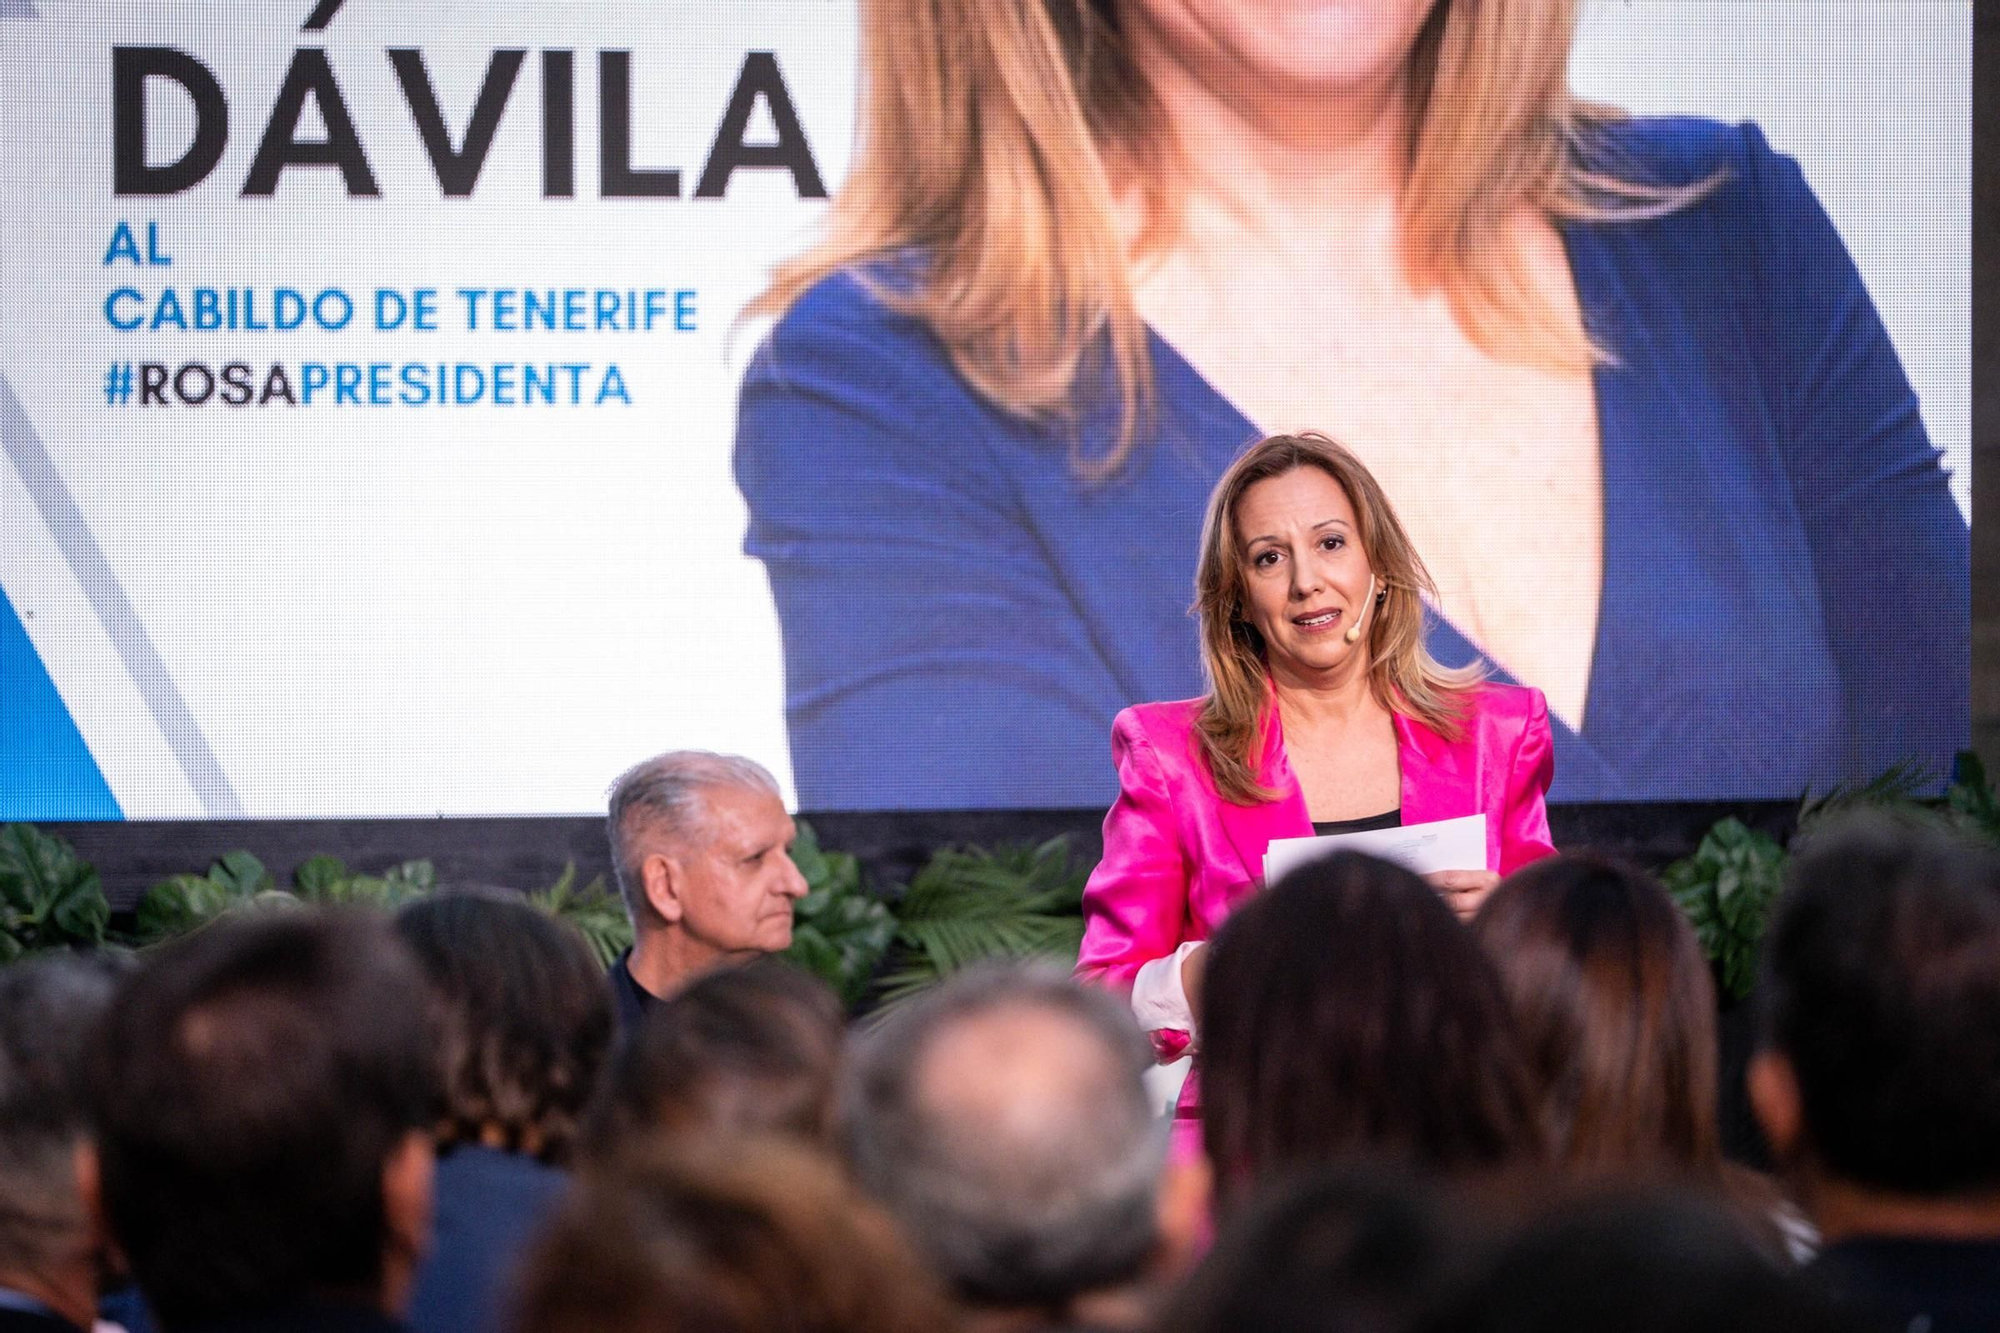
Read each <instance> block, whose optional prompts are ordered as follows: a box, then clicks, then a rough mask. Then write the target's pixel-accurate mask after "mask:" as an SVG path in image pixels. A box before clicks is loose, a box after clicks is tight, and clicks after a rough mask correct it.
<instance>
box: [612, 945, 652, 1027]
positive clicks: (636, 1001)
mask: <svg viewBox="0 0 2000 1333" xmlns="http://www.w3.org/2000/svg"><path fill="white" fill-rule="evenodd" d="M631 961H632V951H631V950H630V949H627V950H626V951H625V952H624V953H621V954H619V955H618V961H617V962H615V963H613V964H612V965H611V1007H612V1010H613V1012H615V1013H616V1014H617V1016H618V1035H619V1037H620V1039H621V1040H622V1039H623V1038H626V1037H629V1036H631V1035H632V1033H633V1032H634V1031H636V1030H637V1029H638V1026H639V1020H640V1019H642V1018H644V1017H645V1016H646V1011H647V1010H648V1009H651V1008H652V1007H653V1006H654V1005H656V1004H658V1003H659V1002H660V997H659V996H657V995H655V994H653V992H651V991H649V990H647V989H646V988H645V987H644V986H641V985H640V984H639V982H638V979H637V978H636V977H634V976H633V975H632V969H631V967H630V966H629V964H630V963H631Z"/></svg>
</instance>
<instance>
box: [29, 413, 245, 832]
mask: <svg viewBox="0 0 2000 1333" xmlns="http://www.w3.org/2000/svg"><path fill="white" fill-rule="evenodd" d="M0 444H4V446H5V447H6V450H7V457H8V458H9V459H11V460H12V461H13V464H14V470H15V471H16V472H18V473H19V474H20V476H21V482H22V484H23V485H25V486H26V487H27V488H28V494H29V495H30V496H31V497H33V499H34V501H35V507H36V508H37V509H39V510H40V511H41V514H42V522H44V523H46V524H47V525H48V529H49V532H50V533H52V534H53V535H54V537H55V540H56V545H57V547H58V548H59V549H60V550H61V551H62V553H63V558H64V559H65V560H67V561H68V562H69V568H70V572H71V573H72V574H73V575H75V576H76V581H77V584H78V586H80V587H81V588H82V589H83V595H84V596H85V597H86V598H88V599H89V600H90V607H91V610H93V611H95V612H96V613H97V621H98V623H99V624H100V625H102V626H103V627H104V633H105V634H106V636H107V637H109V638H110V640H111V645H112V647H113V648H115V649H116V650H117V652H118V656H119V659H120V660H121V661H123V662H124V664H125V670H126V672H127V673H128V674H130V676H131V677H132V683H133V685H135V686H137V687H138V690H139V697H140V698H141V699H143V700H145V702H146V708H147V710H148V711H149V712H151V713H152V715H153V722H154V724H155V725H156V726H158V727H159V729H160V734H161V735H162V736H164V737H165V738H166V742H167V748H168V749H170V750H172V751H173V755H174V758H175V760H177V761H178V762H179V764H180V766H181V772H182V773H184V774H185V775H186V776H187V781H188V786H190V787H192V788H193V789H194V794H195V799H196V800H198V801H200V802H201V807H202V809H203V811H205V812H206V813H207V814H208V815H209V817H210V818H213V819H240V818H242V816H243V803H242V802H241V801H239V800H238V799H237V798H236V790H235V788H233V787H231V786H230V785H229V778H228V775H227V774H225V773H224V772H223V771H222V765H221V764H219V763H217V762H216V759H215V752H214V751H213V750H211V749H209V746H208V738H207V737H205V736H203V735H202V734H201V728H200V727H198V726H197V725H195V720H194V714H192V713H190V712H189V711H188V706H187V701H186V700H185V699H183V698H182V697H181V691H180V687H179V686H178V685H176V684H174V679H173V677H172V676H170V675H168V674H167V667H166V663H164V662H162V661H161V660H160V653H159V650H158V649H157V648H155V647H154V646H153V640H152V636H151V635H149V634H147V633H146V627H145V625H144V624H142V623H141V622H140V620H139V614H138V612H136V611H134V610H133V609H132V601H131V599H130V598H129V597H127V596H126V595H125V587H124V585H123V584H121V583H120V582H119V581H118V576H117V575H116V574H115V573H113V572H112V569H111V564H110V562H109V561H107V560H106V559H105V558H104V550H103V548H102V547H100V546H99V545H98V544H97V538H96V536H95V535H93V534H92V533H91V530H90V525H89V523H87V522H85V521H84V517H83V511H82V510H80V509H78V508H77V504H76V497H75V496H73V495H71V494H70V489H69V486H68V485H67V484H66V483H65V482H64V481H63V479H62V474H60V473H59V472H57V471H56V466H55V463H54V462H53V461H51V460H50V458H49V451H48V449H47V448H46V447H45V446H44V445H43V444H42V437H41V436H40V435H38V434H36V432H35V426H34V423H33V422H31V421H29V420H28V414H27V412H26V411H24V410H23V409H22V407H21V400H20V399H18V398H16V397H15V396H14V386H13V385H11V384H9V383H8V382H7V377H6V376H4V375H0Z"/></svg>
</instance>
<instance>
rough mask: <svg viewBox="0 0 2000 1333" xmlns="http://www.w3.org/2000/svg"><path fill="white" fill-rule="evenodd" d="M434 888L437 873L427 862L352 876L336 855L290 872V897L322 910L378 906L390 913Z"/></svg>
mask: <svg viewBox="0 0 2000 1333" xmlns="http://www.w3.org/2000/svg"><path fill="white" fill-rule="evenodd" d="M436 888H437V870H436V868H435V867H433V866H432V865H431V863H430V862H429V861H405V862H403V863H402V864H401V865H394V866H390V867H389V868H388V869H387V870H385V871H383V872H382V873H381V874H380V875H354V874H349V873H348V869H347V865H346V863H345V862H343V861H342V860H341V859H340V858H339V857H337V856H315V857H313V858H312V859H310V860H307V861H302V862H300V863H299V867H298V869H296V870H294V871H293V872H292V896H293V897H295V898H297V899H298V900H299V901H300V902H306V903H313V904H316V905H318V906H322V907H335V906H342V907H344V906H361V907H380V908H383V909H385V910H387V911H392V912H393V911H394V910H395V909H397V908H398V907H401V906H402V905H403V904H404V903H407V902H411V901H413V900H415V899H418V898H422V897H426V896H428V895H429V894H430V893H431V892H432V891H433V890H434V889H436Z"/></svg>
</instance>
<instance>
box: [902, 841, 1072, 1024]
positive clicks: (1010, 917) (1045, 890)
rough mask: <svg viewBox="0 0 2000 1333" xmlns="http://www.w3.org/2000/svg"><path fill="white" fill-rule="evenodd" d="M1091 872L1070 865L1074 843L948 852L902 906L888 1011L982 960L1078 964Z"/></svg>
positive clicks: (933, 860)
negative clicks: (1085, 889) (1051, 960)
mask: <svg viewBox="0 0 2000 1333" xmlns="http://www.w3.org/2000/svg"><path fill="white" fill-rule="evenodd" d="M1088 876H1089V871H1088V868H1087V867H1085V868H1080V867H1076V866H1073V865H1071V863H1070V855H1069V839H1068V838H1066V837H1058V838H1052V839H1050V840H1049V841H1047V842H1045V843H1043V844H1041V845H1040V846H1039V847H1029V846H1003V847H997V848H995V849H993V850H992V851H982V850H980V849H978V848H965V849H963V850H959V849H953V848H946V849H944V850H943V851H940V852H939V853H938V854H937V855H936V856H934V857H932V858H931V862H930V864H929V865H927V866H925V867H924V868H923V869H922V870H921V871H919V872H918V873H917V877H916V878H915V879H913V880H911V881H910V886H909V888H908V889H906V890H904V893H903V897H902V901H901V902H900V903H899V904H898V905H897V916H898V918H899V921H900V924H899V926H898V928H897V931H896V941H895V946H896V947H895V957H894V967H893V969H892V971H891V972H890V974H889V975H888V976H886V977H885V978H883V981H882V999H883V1004H884V1006H885V1007H887V1006H889V1005H893V1004H896V1003H898V1002H900V1001H902V1000H905V999H908V998H909V997H910V996H911V995H913V994H915V993H916V992H918V991H920V990H922V989H924V988H925V987H927V986H930V985H933V984H934V983H936V982H937V981H939V980H941V979H942V978H944V977H946V976H949V975H950V974H951V973H953V972H955V971H957V970H958V969H959V968H962V967H964V966H966V965H967V964H969V963H974V962H977V961H979V960H980V959H983V958H995V957H1029V956H1045V957H1050V958H1054V959H1056V960H1058V961H1060V962H1062V963H1064V964H1068V965H1073V964H1074V963H1075V962H1076V951H1077V946H1078V945H1080V944H1081V943H1082V942H1083V886H1084V881H1085V880H1086V879H1087V878H1088Z"/></svg>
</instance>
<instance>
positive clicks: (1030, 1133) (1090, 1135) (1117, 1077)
mask: <svg viewBox="0 0 2000 1333" xmlns="http://www.w3.org/2000/svg"><path fill="white" fill-rule="evenodd" d="M1440 910H1442V909H1440ZM1150 1063H1151V1055H1150V1051H1149V1049H1148V1046H1147V1043H1146V1041H1145V1039H1144V1037H1143V1036H1142V1035H1141V1033H1140V1032H1139V1030H1138V1027H1137V1026H1136V1025H1135V1024H1134V1023H1133V1021H1132V1018H1131V1016H1130V1014H1128V1013H1127V1012H1126V1011H1125V1008H1124V1006H1123V1005H1122V1004H1121V1003H1120V1002H1119V1001H1117V1000H1116V999H1114V998H1112V997H1111V996H1108V995H1105V994H1103V993H1101V992H1098V991H1092V990H1085V989H1083V988H1082V987H1079V986H1077V985H1076V984H1074V983H1073V982H1070V981H1068V980H1066V979H1064V978H1062V977H1060V976H1058V975H1056V974H1054V973H1052V972H1048V971H1043V970H1041V969H1037V968H1032V967H1025V966H1002V965H997V964H995V965H988V966H984V967H980V968H977V969H972V970H968V971H966V972H964V973H961V974H959V975H958V976H956V977H954V978H952V979H951V980H949V981H947V982H945V983H944V984H942V985H940V986H938V987H937V988H936V989H934V990H932V991H930V992H927V993H926V994H924V995H921V996H919V997H917V998H916V999H914V1000H912V1001H911V1002H910V1003H909V1005H908V1007H906V1008H904V1009H902V1010H900V1011H898V1012H896V1013H894V1014H892V1015H891V1016H890V1017H889V1018H887V1019H886V1020H885V1021H884V1022H883V1023H882V1024H881V1025H880V1026H878V1027H877V1028H875V1029H873V1030H872V1031H870V1032H869V1033H868V1034H867V1036H866V1037H865V1038H864V1039H863V1040H862V1041H860V1042H859V1043H858V1044H857V1048H856V1051H855V1055H854V1058H853V1061H852V1063H851V1065H850V1068H849V1077H848V1081H847V1094H846V1098H845V1100H844V1102H843V1107H842V1139H843V1142H844V1143H845V1146H846V1149H847V1155H848V1162H849V1166H850V1168H851V1169H852V1170H853V1172H854V1175H855V1177H856V1179H858V1180H859V1181H860V1182H861V1185H862V1187H863V1188H864V1189H866V1190H867V1191H868V1192H869V1193H870V1194H872V1195H874V1196H875V1197H876V1198H877V1199H879V1200H881V1202H882V1203H883V1204H884V1206H885V1207H887V1209H888V1210H889V1212H890V1214H891V1215H893V1216H894V1217H895V1218H896V1219H897V1221H899V1222H900V1223H901V1224H902V1225H903V1228H904V1230H905V1232H906V1233H907V1234H908V1235H909V1237H910V1239H911V1241H912V1243H913V1244H914V1245H915V1246H916V1247H917V1249H918V1251H919V1253H921V1254H922V1255H923V1256H924V1257H925V1258H926V1259H927V1260H928V1261H929V1262H930V1264H931V1267H932V1268H933V1269H934V1270H935V1271H936V1272H937V1273H938V1274H939V1275H940V1276H942V1277H943V1279H944V1280H945V1282H946V1284H947V1285H948V1286H949V1287H950V1288H951V1289H952V1290H953V1291H954V1292H955V1293H956V1294H957V1296H958V1297H959V1299H960V1301H961V1303H962V1305H963V1306H964V1308H965V1311H966V1314H967V1324H968V1327H971V1328H973V1329H992V1330H1024V1331H1025V1330H1031V1329H1051V1330H1054V1329H1068V1330H1084V1329H1107V1330H1115V1329H1128V1328H1135V1327H1138V1326H1139V1325H1140V1324H1141V1323H1143V1322H1144V1320H1145V1319H1146V1318H1147V1317H1148V1316H1149V1315H1150V1314H1151V1312H1152V1310H1151V1307H1152V1303H1153V1301H1154V1299H1155V1298H1156V1297H1157V1295H1158V1291H1159V1288H1160V1287H1161V1286H1162V1285H1163V1284H1164V1283H1165V1282H1168V1281H1171V1280H1172V1279H1174V1278H1175V1277H1177V1276H1178V1275H1179V1273H1180V1272H1181V1271H1182V1270H1183V1269H1184V1268H1185V1266H1186V1264H1187V1263H1188V1261H1189V1258H1190V1255H1191V1252H1192V1247H1193V1245H1194V1243H1195V1237H1196V1235H1197V1233H1198V1231H1199V1228H1200V1226H1201V1219H1202V1215H1203V1211H1204V1208H1205V1205H1206V1197H1207V1178H1206V1173H1205V1171H1204V1170H1203V1169H1202V1168H1201V1167H1200V1166H1199V1165H1179V1164H1175V1165H1170V1164H1169V1163H1168V1162H1167V1158H1166V1135H1165V1132H1164V1127H1163V1126H1161V1125H1160V1124H1159V1123H1158V1122H1157V1120H1156V1119H1155V1117H1154V1115H1153V1112H1152V1108H1151V1105H1150V1101H1149V1098H1148V1096H1147V1093H1146V1089H1145V1085H1144V1082H1143V1073H1144V1070H1145V1069H1146V1067H1147V1066H1148V1065H1149V1064H1150Z"/></svg>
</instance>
